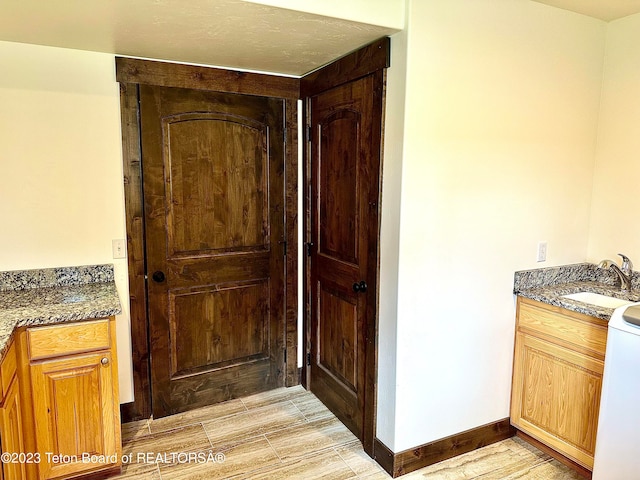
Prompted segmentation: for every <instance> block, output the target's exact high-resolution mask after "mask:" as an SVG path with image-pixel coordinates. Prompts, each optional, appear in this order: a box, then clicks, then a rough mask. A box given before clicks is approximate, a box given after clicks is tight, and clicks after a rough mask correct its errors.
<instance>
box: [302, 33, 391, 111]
mask: <svg viewBox="0 0 640 480" xmlns="http://www.w3.org/2000/svg"><path fill="white" fill-rule="evenodd" d="M390 65H391V39H390V38H389V37H384V38H381V39H379V40H376V41H375V42H373V43H370V44H369V45H366V46H364V47H362V48H360V49H358V50H356V51H354V52H352V53H349V54H347V55H345V56H344V57H342V58H340V59H338V60H336V61H334V62H332V63H330V64H329V65H326V66H324V67H321V68H319V69H318V70H316V71H314V72H311V73H309V74H307V75H305V76H304V77H302V78H301V79H300V98H307V97H312V96H313V95H316V94H318V93H320V92H324V91H326V90H328V89H330V88H333V87H337V86H338V85H342V84H343V83H347V82H351V81H353V80H357V79H358V78H361V77H364V76H367V75H369V74H371V73H373V72H376V71H378V70H382V69H383V68H389V66H390Z"/></svg>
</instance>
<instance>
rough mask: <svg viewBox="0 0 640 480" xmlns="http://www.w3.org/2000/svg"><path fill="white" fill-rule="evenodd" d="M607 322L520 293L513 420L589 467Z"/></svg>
mask: <svg viewBox="0 0 640 480" xmlns="http://www.w3.org/2000/svg"><path fill="white" fill-rule="evenodd" d="M606 339H607V322H606V321H605V320H601V319H598V318H595V317H590V316H587V315H582V314H579V313H575V312H571V311H569V310H566V309H562V308H559V307H554V306H551V305H547V304H544V303H540V302H536V301H533V300H529V299H526V298H522V297H518V305H517V325H516V341H515V355H514V365H513V386H512V392H511V423H512V424H513V425H514V426H515V427H516V428H518V429H520V430H522V431H523V432H525V433H527V434H529V435H531V436H532V437H534V438H535V439H537V440H539V441H541V442H542V443H544V444H546V445H548V446H549V447H551V448H553V449H555V450H556V451H558V452H560V453H562V454H563V455H565V456H567V457H569V458H570V459H572V460H574V461H575V462H577V463H579V464H581V465H583V466H584V467H586V468H588V469H589V470H591V469H592V468H593V454H594V450H595V441H596V432H597V427H598V412H599V408H600V392H601V389H602V373H603V369H604V354H605V347H606Z"/></svg>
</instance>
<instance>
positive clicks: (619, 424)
mask: <svg viewBox="0 0 640 480" xmlns="http://www.w3.org/2000/svg"><path fill="white" fill-rule="evenodd" d="M634 479H640V304H638V303H635V304H632V305H627V306H624V307H619V308H617V309H616V310H615V311H614V312H613V315H612V316H611V320H610V321H609V332H608V337H607V352H606V356H605V360H604V379H603V382H602V396H601V398H600V418H599V420H598V435H597V439H596V452H595V461H594V465H593V480H634Z"/></svg>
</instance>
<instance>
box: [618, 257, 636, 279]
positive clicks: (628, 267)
mask: <svg viewBox="0 0 640 480" xmlns="http://www.w3.org/2000/svg"><path fill="white" fill-rule="evenodd" d="M618 255H620V256H621V257H622V267H621V268H620V270H622V271H623V272H624V273H626V274H627V275H629V274H631V272H632V271H633V263H631V260H629V257H627V256H626V255H624V254H622V253H619V254H618Z"/></svg>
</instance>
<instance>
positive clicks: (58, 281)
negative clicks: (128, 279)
mask: <svg viewBox="0 0 640 480" xmlns="http://www.w3.org/2000/svg"><path fill="white" fill-rule="evenodd" d="M121 312H122V307H121V305H120V299H119V297H118V291H117V290H116V286H115V283H114V279H113V265H92V266H84V267H65V268H48V269H42V270H20V271H12V272H0V359H1V358H2V357H3V356H4V353H5V350H6V348H7V346H8V345H9V343H10V342H11V336H12V335H13V332H14V331H15V329H16V328H19V327H25V326H31V325H46V324H55V323H64V322H72V321H77V320H86V319H91V318H104V317H108V316H111V315H117V314H119V313H121Z"/></svg>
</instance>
